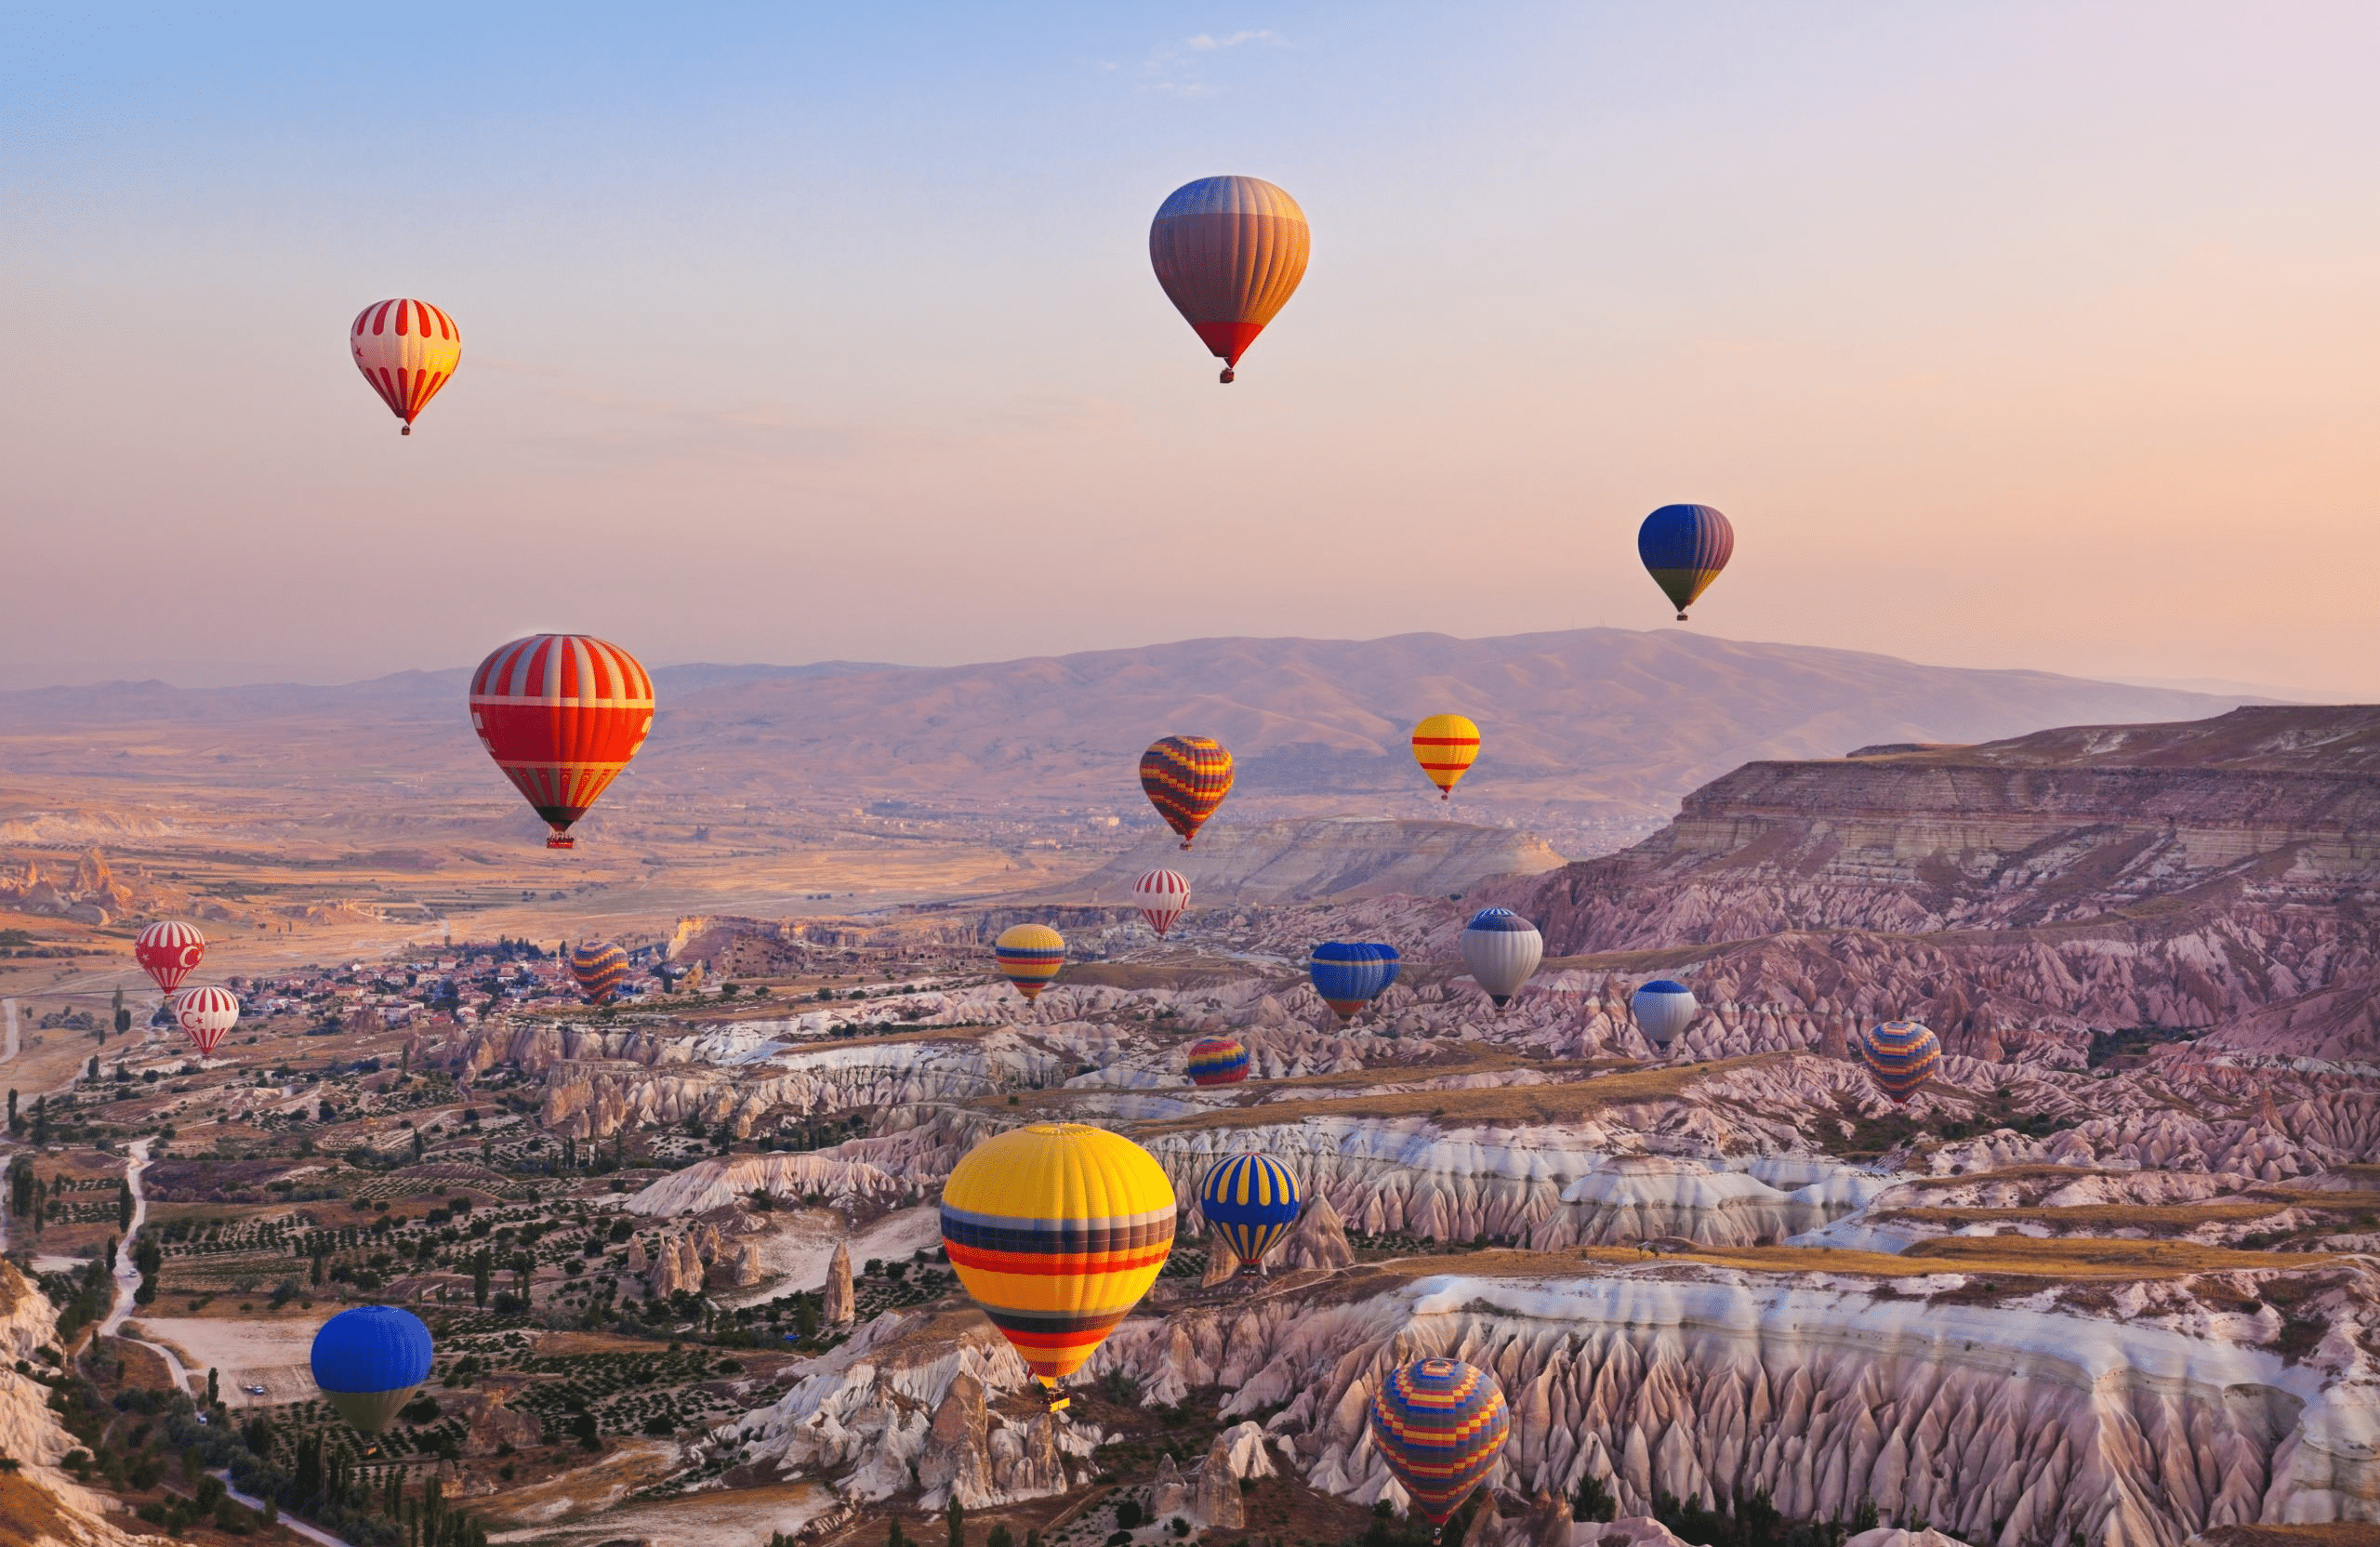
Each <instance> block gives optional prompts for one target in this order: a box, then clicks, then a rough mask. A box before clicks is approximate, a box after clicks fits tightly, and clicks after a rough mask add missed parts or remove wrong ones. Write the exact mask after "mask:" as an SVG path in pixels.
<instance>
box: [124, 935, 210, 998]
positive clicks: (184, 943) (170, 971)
mask: <svg viewBox="0 0 2380 1547" xmlns="http://www.w3.org/2000/svg"><path fill="white" fill-rule="evenodd" d="M205 954H206V936H205V935H203V934H201V933H199V932H198V928H197V926H196V925H193V924H185V923H183V922H182V921H181V920H179V919H159V920H157V922H155V923H153V924H152V925H150V926H149V927H148V928H147V929H144V930H142V931H141V932H140V933H139V936H138V937H137V938H135V939H134V941H133V942H132V959H133V960H135V961H137V962H139V963H140V970H141V971H142V972H146V973H148V974H149V980H150V981H151V982H152V983H154V984H155V985H157V986H158V987H160V988H162V989H164V990H165V992H166V993H168V994H170V993H172V992H173V991H174V990H175V989H177V988H179V987H180V986H181V985H182V979H184V978H186V977H188V976H190V975H191V973H192V972H196V971H197V970H198V963H199V959H200V958H202V957H204V956H205Z"/></svg>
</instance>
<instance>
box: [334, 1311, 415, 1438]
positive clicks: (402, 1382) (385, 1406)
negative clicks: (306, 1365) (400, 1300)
mask: <svg viewBox="0 0 2380 1547" xmlns="http://www.w3.org/2000/svg"><path fill="white" fill-rule="evenodd" d="M431 1353H432V1350H431V1347H430V1329H429V1328H427V1327H425V1326H423V1325H422V1322H421V1318H420V1317H419V1316H415V1315H414V1314H413V1313H412V1312H411V1311H401V1310H399V1309H397V1308H396V1307H395V1306H393V1305H358V1306H356V1307H355V1308H354V1309H353V1310H350V1311H341V1312H340V1313H339V1314H338V1315H337V1316H333V1317H331V1319H330V1320H328V1321H326V1322H324V1323H323V1326H322V1330H320V1331H318V1332H316V1333H315V1334H314V1349H313V1366H314V1384H315V1385H316V1386H317V1387H319V1388H320V1389H321V1391H322V1393H323V1395H324V1396H327V1397H329V1398H330V1399H331V1403H332V1405H333V1406H334V1407H336V1408H338V1409H339V1411H340V1412H342V1413H344V1414H346V1415H347V1417H348V1420H349V1421H350V1422H352V1423H354V1425H355V1426H356V1427H357V1428H359V1429H363V1430H364V1431H366V1432H367V1433H375V1434H377V1433H378V1432H379V1430H380V1429H382V1428H383V1427H385V1426H386V1425H387V1423H388V1421H389V1420H390V1417H392V1416H394V1414H395V1412H396V1409H397V1408H401V1407H403V1405H404V1402H405V1400H406V1398H408V1397H410V1396H411V1395H413V1393H414V1392H415V1391H416V1390H417V1388H418V1387H419V1386H420V1385H421V1383H422V1382H424V1381H427V1380H429V1379H430V1356H431Z"/></svg>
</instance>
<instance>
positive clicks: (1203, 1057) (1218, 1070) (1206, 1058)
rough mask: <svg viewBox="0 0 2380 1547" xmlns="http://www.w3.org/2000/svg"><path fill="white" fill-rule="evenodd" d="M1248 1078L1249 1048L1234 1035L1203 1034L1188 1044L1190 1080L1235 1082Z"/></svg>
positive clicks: (1221, 1082)
mask: <svg viewBox="0 0 2380 1547" xmlns="http://www.w3.org/2000/svg"><path fill="white" fill-rule="evenodd" d="M1246 1078H1248V1048H1247V1046H1246V1045H1245V1044H1244V1043H1242V1042H1241V1041H1240V1039H1239V1038H1236V1037H1202V1038H1199V1039H1198V1040H1197V1041H1196V1042H1193V1043H1191V1044H1190V1083H1191V1084H1193V1085H1236V1084H1238V1083H1239V1082H1240V1081H1241V1080H1243V1079H1246Z"/></svg>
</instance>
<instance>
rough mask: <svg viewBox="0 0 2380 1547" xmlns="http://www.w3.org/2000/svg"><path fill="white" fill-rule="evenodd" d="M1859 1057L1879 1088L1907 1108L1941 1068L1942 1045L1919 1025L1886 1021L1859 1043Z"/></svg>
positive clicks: (1897, 1103) (1911, 1022)
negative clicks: (1911, 1099) (1910, 1099)
mask: <svg viewBox="0 0 2380 1547" xmlns="http://www.w3.org/2000/svg"><path fill="white" fill-rule="evenodd" d="M1859 1057H1860V1059H1861V1061H1862V1062H1864V1063H1865V1064H1867V1065H1868V1073H1869V1074H1870V1076H1871V1077H1872V1078H1874V1079H1875V1081H1876V1088H1877V1089H1878V1090H1880V1091H1884V1094H1885V1095H1887V1096H1889V1097H1891V1098H1892V1101H1893V1104H1895V1105H1897V1106H1906V1105H1908V1104H1909V1098H1910V1097H1911V1096H1913V1095H1915V1094H1917V1088H1918V1087H1919V1086H1921V1085H1923V1084H1924V1083H1925V1082H1926V1080H1927V1079H1929V1078H1932V1077H1933V1074H1934V1071H1935V1069H1937V1067H1939V1066H1940V1064H1941V1062H1942V1043H1941V1040H1940V1039H1939V1038H1937V1037H1936V1036H1935V1035H1934V1034H1933V1033H1932V1032H1930V1031H1928V1030H1926V1029H1925V1027H1924V1025H1920V1024H1919V1023H1917V1022H1915V1021H1886V1022H1885V1023H1884V1025H1880V1026H1878V1027H1876V1029H1875V1030H1873V1031H1871V1032H1870V1033H1868V1035H1867V1036H1865V1037H1863V1038H1860V1039H1859Z"/></svg>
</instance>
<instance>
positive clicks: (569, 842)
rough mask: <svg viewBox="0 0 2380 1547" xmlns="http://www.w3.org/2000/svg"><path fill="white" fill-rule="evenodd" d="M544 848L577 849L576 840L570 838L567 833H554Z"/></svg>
mask: <svg viewBox="0 0 2380 1547" xmlns="http://www.w3.org/2000/svg"><path fill="white" fill-rule="evenodd" d="M546 847H547V848H549V849H575V848H577V847H578V840H576V839H575V838H573V837H571V836H570V835H569V834H568V833H556V834H554V835H553V836H552V837H551V838H549V839H547V840H546Z"/></svg>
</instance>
